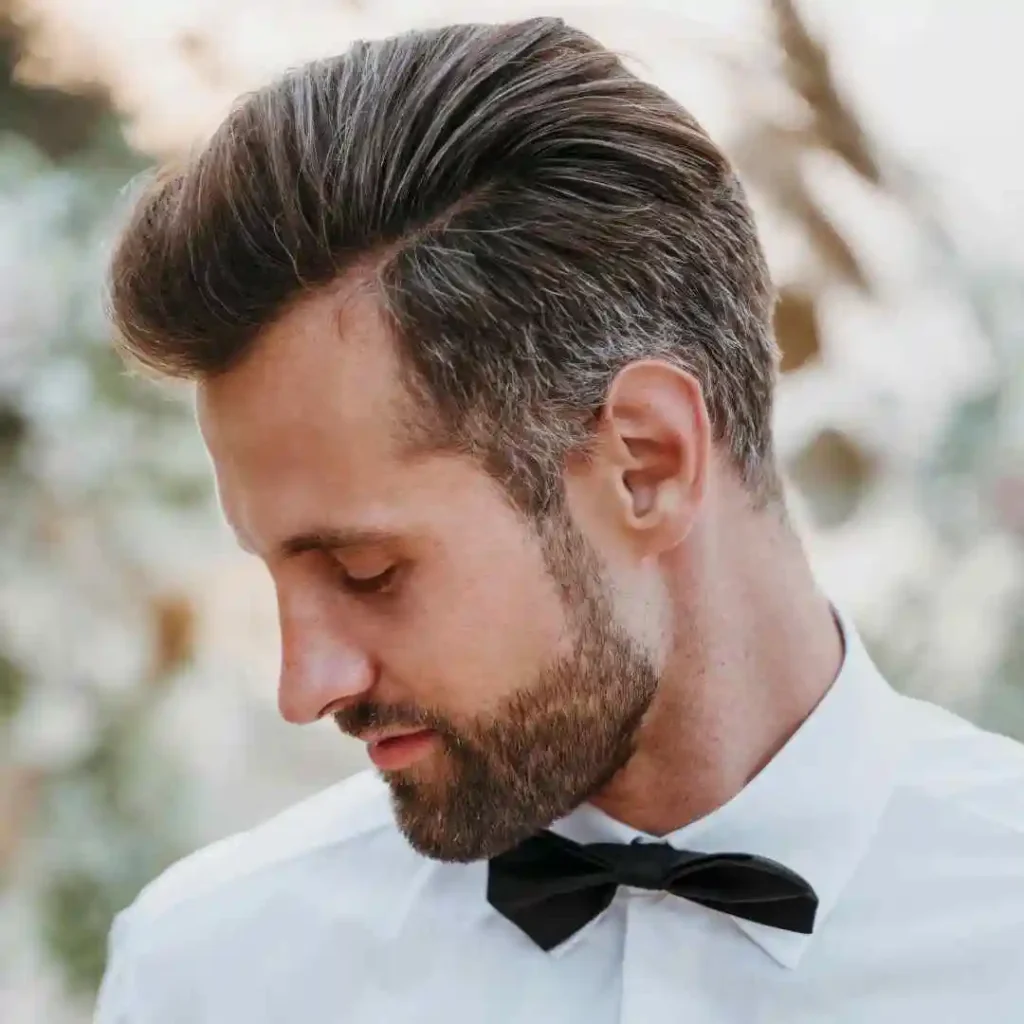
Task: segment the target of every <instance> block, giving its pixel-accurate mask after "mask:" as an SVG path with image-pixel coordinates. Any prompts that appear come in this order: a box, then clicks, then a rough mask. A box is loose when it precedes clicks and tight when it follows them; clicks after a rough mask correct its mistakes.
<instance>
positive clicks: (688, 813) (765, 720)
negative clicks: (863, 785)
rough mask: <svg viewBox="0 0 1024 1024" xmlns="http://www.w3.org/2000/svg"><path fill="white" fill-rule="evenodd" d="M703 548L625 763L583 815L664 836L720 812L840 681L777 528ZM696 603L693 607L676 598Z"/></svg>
mask: <svg viewBox="0 0 1024 1024" xmlns="http://www.w3.org/2000/svg"><path fill="white" fill-rule="evenodd" d="M727 533H728V542H727V543H722V544H719V543H716V541H715V540H714V539H711V540H709V539H708V538H707V537H706V536H705V537H704V538H702V539H701V542H700V543H701V544H702V548H701V550H700V553H699V554H698V555H697V556H696V557H695V556H694V555H693V551H692V549H691V551H690V552H688V553H687V554H686V555H685V556H684V557H685V558H686V562H685V564H683V565H682V566H681V567H680V571H679V575H680V576H681V577H686V578H685V580H684V582H683V583H681V584H680V587H679V594H678V595H677V596H678V600H677V601H676V606H677V616H676V619H677V624H678V630H677V637H676V638H675V643H674V649H673V653H672V655H671V657H670V659H669V663H668V665H667V666H666V671H665V673H664V676H663V681H662V685H661V688H660V690H659V693H658V695H657V697H656V698H655V701H654V703H653V704H652V706H651V708H650V711H649V712H648V714H647V716H646V718H645V720H644V723H643V725H642V727H641V730H640V733H639V736H638V743H637V750H636V753H635V754H634V756H633V757H632V759H631V760H630V761H629V763H628V764H627V765H626V766H625V768H623V769H622V771H620V772H619V774H618V775H617V776H616V777H615V778H614V779H613V780H612V781H611V783H610V784H609V785H608V786H606V787H605V788H604V789H603V790H602V791H601V792H600V793H599V794H598V795H597V796H596V797H594V798H593V799H592V800H591V803H592V804H593V805H594V806H596V807H598V808H599V809H601V810H603V811H604V812H605V813H606V814H609V815H610V816H612V817H613V818H616V819H617V820H619V821H621V822H623V823H625V824H627V825H630V826H632V827H633V828H636V829H638V830H640V831H643V832H647V833H649V834H652V835H666V834H668V833H670V832H673V831H675V830H676V829H679V828H681V827H683V826H684V825H687V824H689V823H690V822H693V821H696V820H697V819H699V818H702V817H704V816H706V815H707V814H709V813H710V812H711V811H713V810H715V809H716V808H718V807H720V806H722V805H723V804H725V803H727V802H728V801H729V800H731V799H732V798H733V797H734V796H735V795H736V794H737V793H738V792H739V791H740V790H741V789H742V788H743V787H744V786H745V785H746V784H747V783H748V782H749V781H750V780H751V779H752V778H753V777H754V776H755V775H757V774H758V772H760V771H761V769H762V768H764V767H765V765H766V764H768V762H769V761H770V760H771V759H772V758H773V757H774V756H775V754H776V753H778V751H779V750H780V749H781V748H782V747H783V746H784V745H785V743H786V741H787V740H788V739H789V738H790V737H791V736H792V735H793V733H794V732H796V730H797V729H798V728H799V726H800V725H801V723H802V722H803V721H804V720H805V719H806V718H807V716H808V715H809V714H810V713H811V711H813V710H814V708H815V707H816V706H817V704H818V702H819V701H820V700H821V698H822V697H823V696H824V695H825V693H826V692H827V690H828V689H829V687H830V686H831V684H832V682H833V681H834V680H835V678H836V676H837V675H838V673H839V668H840V666H841V664H842V659H843V651H842V639H841V633H840V630H839V627H838V625H837V623H836V621H835V618H834V616H833V614H832V610H831V608H830V606H829V603H828V600H827V598H826V597H825V596H824V595H823V594H822V593H821V592H820V590H819V589H818V588H817V586H816V585H815V582H814V579H813V576H812V574H811V571H810V567H809V566H808V564H807V561H806V558H805V556H804V554H803V550H802V548H801V545H800V543H799V541H798V540H797V538H796V537H795V536H794V535H793V534H792V533H790V531H789V528H788V526H785V525H784V524H781V523H780V524H778V526H775V525H767V526H766V525H765V523H764V521H763V520H761V519H758V520H751V521H750V522H749V523H747V524H744V525H738V524H733V526H732V528H730V529H729V530H728V531H727ZM684 594H688V595H692V594H697V595H700V597H699V599H697V600H692V599H688V598H684V597H683V595H684Z"/></svg>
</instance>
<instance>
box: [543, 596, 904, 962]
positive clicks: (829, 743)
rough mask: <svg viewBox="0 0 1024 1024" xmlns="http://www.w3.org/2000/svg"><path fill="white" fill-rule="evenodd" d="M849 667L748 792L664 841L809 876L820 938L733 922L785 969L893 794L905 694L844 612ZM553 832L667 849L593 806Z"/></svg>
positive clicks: (822, 917)
mask: <svg viewBox="0 0 1024 1024" xmlns="http://www.w3.org/2000/svg"><path fill="white" fill-rule="evenodd" d="M835 615H836V620H837V621H838V623H839V626H840V629H841V631H842V634H843V640H844V647H845V652H844V657H843V664H842V668H841V669H840V671H839V674H838V676H837V677H836V679H835V682H834V683H833V684H832V686H831V687H830V688H829V690H828V692H827V693H826V694H825V696H824V697H823V698H822V700H821V701H820V702H819V703H818V705H817V707H815V709H814V711H813V712H812V713H811V714H810V716H809V717H808V718H807V719H806V720H805V721H804V723H803V724H802V725H801V726H800V728H799V729H798V730H797V731H796V732H795V733H794V734H793V736H792V737H791V738H790V740H789V741H788V742H787V743H786V745H785V746H784V747H783V748H782V750H780V751H779V753H778V754H776V756H775V757H774V758H773V759H772V760H771V761H770V762H769V763H768V765H767V766H766V767H765V768H764V769H763V770H762V771H761V772H760V773H759V774H758V775H757V776H755V777H754V779H752V780H751V782H750V783H748V785H747V786H746V787H744V789H743V790H741V791H740V792H739V793H738V794H737V795H736V796H735V797H734V798H733V799H732V800H730V801H729V802H728V803H726V804H723V805H722V806H721V807H719V808H718V809H717V810H715V811H713V812H711V813H710V814H708V815H707V816H706V817H704V818H701V819H699V820H698V821H695V822H693V823H691V824H689V825H686V826H685V827H683V828H681V829H678V830H677V831H675V832H672V833H670V834H669V835H667V836H663V837H661V840H660V841H663V842H668V843H670V844H671V845H672V846H675V847H677V848H679V849H689V850H695V851H697V852H700V853H725V852H730V853H733V852H736V853H752V854H759V855H761V856H764V857H770V858H771V859H772V860H776V861H778V862H780V863H781V864H784V865H785V866H786V867H788V868H790V869H791V870H793V871H796V872H798V873H799V874H800V875H802V876H803V877H804V878H805V879H806V880H807V881H808V882H810V884H811V885H812V886H813V887H814V890H815V891H816V892H817V894H818V900H819V905H818V914H817V918H816V921H815V929H814V935H800V934H796V933H794V932H788V931H783V930H781V929H778V928H771V927H768V926H767V925H762V924H757V923H756V922H752V921H744V920H741V919H739V918H734V919H733V920H734V921H735V923H736V924H737V925H738V927H739V928H741V929H742V930H743V931H744V932H745V933H746V934H747V935H748V936H749V937H750V938H751V939H752V940H753V941H754V942H756V943H757V944H758V945H759V946H761V948H762V949H764V951H765V952H766V953H768V954H769V955H770V956H772V957H773V958H774V959H775V960H777V961H778V962H779V963H780V964H782V965H783V966H786V967H790V968H793V967H796V965H797V963H798V962H799V960H800V957H801V956H802V955H803V953H804V951H805V950H806V949H807V947H808V946H809V944H810V942H812V941H813V939H814V936H815V935H819V934H820V933H821V930H822V928H823V927H824V925H825V921H826V919H827V917H828V915H829V913H830V912H831V910H832V908H833V907H834V906H835V904H836V902H837V901H838V899H839V897H840V894H841V893H842V890H843V887H844V886H845V885H846V883H847V881H848V880H849V879H850V877H851V876H852V874H853V872H854V870H855V869H856V867H857V865H858V864H859V863H860V861H861V859H862V858H863V856H864V855H865V853H866V852H867V849H868V847H869V845H870V843H871V840H872V838H873V836H874V834H875V831H876V830H877V827H878V823H879V821H880V819H881V816H882V811H883V810H884V807H885V804H886V802H887V800H888V797H889V794H890V792H891V789H892V778H893V769H894V767H895V761H896V757H897V754H898V749H899V743H898V733H897V731H896V729H895V720H896V718H897V715H896V714H895V703H896V700H897V699H898V698H897V696H896V693H895V691H893V690H892V688H891V687H890V686H889V684H888V683H887V682H886V681H885V680H884V679H883V678H882V676H881V674H880V673H879V672H878V670H877V668H875V666H874V664H873V663H872V661H871V658H870V656H869V655H868V653H867V651H866V650H865V648H864V646H863V643H862V642H861V639H860V637H859V636H858V635H857V632H856V630H855V628H854V626H853V624H852V623H851V622H850V621H849V620H848V619H847V618H845V617H844V616H843V615H842V614H841V613H840V612H838V611H836V612H835ZM551 828H552V831H554V832H558V833H559V834H561V835H563V836H565V837H566V838H568V839H573V840H575V841H576V842H579V843H595V842H623V843H628V842H632V841H633V840H635V839H637V838H641V839H646V840H648V841H658V840H657V839H656V837H654V836H648V835H646V834H645V833H642V832H638V831H637V830H635V829H632V828H630V827H629V826H627V825H624V824H622V823H621V822H618V821H615V820H614V819H612V818H610V817H608V816H607V815H606V814H604V813H603V812H602V811H599V810H598V809H597V808H596V807H593V806H591V805H589V804H584V805H583V806H581V807H579V808H577V809H576V810H575V811H573V812H572V813H571V814H570V815H568V816H567V817H565V818H563V819H561V820H560V821H558V822H555V824H554V825H552V826H551Z"/></svg>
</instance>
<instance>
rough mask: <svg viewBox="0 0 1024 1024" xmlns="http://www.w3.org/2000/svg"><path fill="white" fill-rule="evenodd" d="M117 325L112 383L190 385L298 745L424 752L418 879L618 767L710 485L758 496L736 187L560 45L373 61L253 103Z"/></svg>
mask: <svg viewBox="0 0 1024 1024" xmlns="http://www.w3.org/2000/svg"><path fill="white" fill-rule="evenodd" d="M111 307H112V312H113V317H114V320H115V323H116V325H117V327H118V329H119V333H120V336H121V340H122V344H123V347H124V348H125V349H126V350H127V352H128V353H129V354H130V356H131V357H133V358H134V359H135V360H137V361H139V362H141V363H142V364H144V365H145V366H148V367H149V368H151V369H155V370H156V371H158V372H160V373H162V374H164V375H169V376H174V377H179V378H186V379H191V380H194V381H196V382H197V384H198V409H199V418H200V425H201V427H202V430H203V435H204V438H205V440H206V443H207V446H208V448H209V450H210V453H211V456H212V459H213V463H214V467H215V470H216V476H217V482H218V488H219V492H220V496H221V500H222V504H223V506H224V509H225V513H226V515H227V516H228V518H229V520H230V522H231V523H232V525H233V526H234V528H235V530H236V531H237V532H238V534H239V535H240V537H241V538H242V540H243V543H244V544H245V545H246V546H247V547H249V548H250V549H251V550H253V551H254V552H256V553H257V554H259V555H260V556H261V557H262V558H263V559H264V561H265V562H266V564H267V566H268V568H269V569H270V572H271V575H272V577H273V580H274V584H275V588H276V591H277V597H278V605H279V609H280V618H281V626H282V643H283V657H282V676H281V685H280V704H281V708H282V712H283V714H284V715H285V717H286V718H288V719H289V720H292V721H297V722H304V721H312V720H315V719H317V718H319V717H322V716H324V715H327V714H333V715H334V716H335V717H336V719H337V721H338V723H339V724H340V725H341V726H342V728H343V729H345V730H346V731H348V732H352V733H354V734H357V735H362V736H364V737H372V736H376V735H380V734H385V733H390V732H391V731H393V730H394V729H395V728H399V727H401V728H408V729H411V728H420V727H422V728H426V729H430V730H433V733H432V739H431V740H430V742H428V743H426V744H425V745H421V746H422V752H421V755H420V756H418V757H417V758H415V759H413V760H412V761H410V763H408V764H404V765H401V766H400V767H396V768H393V769H391V770H387V771H385V776H386V777H387V779H388V782H389V784H390V785H391V789H392V794H393V797H394V802H395V807H396V811H397V815H398V819H399V823H400V824H401V825H402V827H403V829H404V830H405V832H406V834H407V835H408V837H409V838H410V840H411V841H412V842H413V843H414V845H416V846H417V847H418V848H420V849H421V850H423V851H424V852H426V853H428V854H431V855H433V856H437V857H441V858H448V859H473V858H476V857H481V856H486V855H489V854H492V853H494V852H497V851H498V850H500V849H503V848H506V847H508V846H510V845H512V844H513V843H515V842H516V841H518V840H519V839H522V838H524V837H525V836H527V835H529V834H530V833H531V832H533V831H535V830H536V829H538V828H541V827H544V826H545V825H547V824H549V823H550V822H551V821H552V820H553V819H554V818H556V817H558V816H560V815H562V814H564V813H567V812H568V811H569V810H570V809H572V807H574V806H576V805H577V804H578V803H580V802H582V801H583V800H585V799H587V798H588V797H589V796H590V795H592V794H593V793H594V792H595V791H596V790H597V789H599V788H600V787H601V786H603V785H604V784H605V783H606V782H607V781H608V780H609V778H610V777H611V776H612V775H613V774H614V773H615V772H616V771H617V770H618V769H619V768H620V767H622V765H623V764H624V763H625V762H626V761H627V760H628V759H629V757H630V755H631V753H632V751H633V748H634V744H635V742H636V737H637V732H638V729H639V728H640V725H641V721H642V719H643V718H644V715H645V713H646V712H647V711H648V709H649V708H650V706H651V704H652V702H653V701H654V700H655V699H656V696H657V693H658V688H659V680H660V677H661V674H662V672H663V670H664V667H665V665H666V663H667V661H668V660H669V659H670V657H671V654H672V650H673V648H674V646H675V645H676V643H677V641H678V636H677V635H676V634H677V632H678V624H677V623H676V622H674V621H672V612H673V611H678V607H679V603H680V594H679V592H678V587H679V583H678V579H679V573H678V571H677V570H678V569H679V567H680V566H679V562H680V559H681V558H683V559H684V560H685V559H686V558H691V556H689V555H681V554H680V552H681V551H683V552H685V551H686V549H687V545H689V544H692V540H691V538H692V536H693V535H694V534H695V533H696V532H699V524H700V519H701V516H702V515H706V512H707V504H708V502H707V493H708V491H709V489H711V488H713V487H714V486H715V481H728V482H730V484H734V485H735V486H734V487H733V488H732V489H731V490H730V493H735V494H739V495H741V496H742V500H743V501H744V503H745V504H746V505H747V507H749V508H751V509H758V508H761V507H763V506H765V505H767V504H770V503H772V502H774V501H775V500H776V499H777V497H778V483H777V477H776V473H775V468H774V464H773V458H772V450H771V435H770V418H771V400H772V384H773V377H774V368H775V350H774V344H773V341H772V334H771V327H770V317H771V289H770V285H769V281H768V275H767V271H766V269H765V265H764V260H763V257H762V254H761V250H760V247H759V245H758V242H757V239H756V235H755V231H754V226H753V222H752V218H751V215H750V213H749V210H748V208H747V205H746V202H745V200H744V197H743V193H742V190H741V188H740V186H739V184H738V182H737V181H736V179H735V177H734V175H733V173H732V171H731V170H730V168H729V166H728V164H727V162H726V161H725V159H724V158H723V157H722V155H721V154H720V153H719V152H718V150H717V149H716V148H715V147H714V145H713V144H712V143H711V142H710V140H709V139H708V138H707V136H706V135H705V134H704V133H703V131H702V130H701V129H700V128H699V126H698V125H697V124H696V123H695V122H694V121H693V119H692V118H691V117H690V116H689V115H688V114H687V113H686V112H685V111H684V110H682V109H681V108H680V107H679V106H678V105H677V104H676V103H674V102H673V101H672V100H670V99H669V98H668V97H666V96H665V95H664V94H662V93H661V92H659V91H658V90H656V89H654V88H653V87H651V86H649V85H646V84H644V83H642V82H641V81H639V80H637V79H636V78H634V77H633V76H631V75H630V74H629V73H628V72H627V71H626V70H625V69H624V68H623V66H622V65H621V63H620V62H619V61H618V59H617V58H615V57H614V56H613V55H611V54H609V53H608V52H607V51H605V50H604V49H602V48H601V47H600V46H599V45H598V44H597V43H596V42H594V41H593V40H592V39H590V38H589V37H587V36H585V35H583V34H582V33H580V32H577V31H575V30H573V29H570V28H568V27H566V26H565V25H564V24H563V23H561V22H560V21H555V20H541V19H538V20H533V21H529V22H524V23H520V24H514V25H502V26H484V25H476V26H456V27H450V28H447V29H443V30H439V31H435V32H426V33H416V34H409V35H405V36H401V37H397V38H392V39H389V40H384V41H382V42H374V43H358V44H356V45H355V46H353V47H352V48H351V49H350V50H349V51H348V52H347V53H345V54H344V55H342V56H340V57H337V58H333V59H331V60H326V61H321V62H317V63H315V64H312V65H308V66H306V67H304V68H302V69H300V70H298V71H296V72H293V73H291V74H289V75H288V76H287V77H285V78H284V79H282V80H281V81H279V82H277V83H275V84H274V85H272V86H270V87H268V88H266V89H264V90H262V91H260V92H258V93H255V94H253V95H251V96H248V97H246V98H245V99H244V100H243V101H242V102H241V103H240V105H239V106H237V107H236V109H235V110H234V111H233V113H232V114H231V115H230V116H229V117H228V119H227V120H226V121H225V123H224V124H223V125H222V126H221V127H220V129H219V130H218V131H217V133H216V134H215V136H214V137H213V139H212V140H211V141H210V142H209V144H208V145H207V146H206V147H205V148H204V149H203V150H202V151H201V152H200V153H198V154H197V155H196V156H195V157H194V158H193V159H191V160H190V161H189V162H188V163H187V164H186V165H185V166H184V167H181V168H179V169H176V170H170V171H167V172H165V173H163V174H162V175H161V176H160V177H159V178H158V179H157V180H156V181H154V183H153V184H152V185H151V187H150V188H149V190H148V191H147V193H146V194H145V195H144V196H143V197H142V198H141V200H140V201H139V203H138V205H137V207H136V209H135V211H134V214H133V217H132V219H131V221H130V223H129V224H128V226H127V228H126V230H125V232H124V234H123V236H122V238H121V240H120V244H119V246H118V248H117V251H116V253H115V256H114V261H113V266H112V272H111ZM691 560H692V558H691ZM670 569H671V570H672V571H670ZM684 575H685V574H684ZM684 603H685V602H684Z"/></svg>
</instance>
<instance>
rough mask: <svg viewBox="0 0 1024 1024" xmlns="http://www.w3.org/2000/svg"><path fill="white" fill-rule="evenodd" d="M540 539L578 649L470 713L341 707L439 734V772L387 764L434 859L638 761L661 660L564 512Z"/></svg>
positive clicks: (394, 789)
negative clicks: (629, 622)
mask: <svg viewBox="0 0 1024 1024" xmlns="http://www.w3.org/2000/svg"><path fill="white" fill-rule="evenodd" d="M542 539H543V540H544V545H545V556H546V561H547V563H548V566H549V570H550V572H551V574H552V576H553V578H554V579H555V580H556V582H557V583H558V584H559V586H560V589H561V592H562V600H563V605H564V607H565V609H566V613H567V615H566V617H567V623H568V630H569V641H570V643H569V645H568V646H569V647H570V649H569V651H568V652H565V653H562V654H560V655H558V656H556V657H555V658H553V659H552V661H550V662H549V663H548V664H547V665H546V666H544V668H542V670H541V671H540V672H539V673H538V676H537V678H536V679H535V680H534V681H533V684H532V685H530V686H527V687H524V688H522V689H521V690H519V691H517V692H516V693H515V694H514V695H513V696H512V697H510V698H508V699H507V700H505V701H504V702H503V704H502V705H500V706H499V707H498V709H497V710H496V712H494V713H493V714H491V715H488V716H487V717H486V719H484V718H480V719H477V720H474V721H470V722H468V723H455V722H454V721H452V720H451V719H449V718H448V717H447V716H444V715H441V714H437V713H434V712H429V711H426V710H424V709H422V708H417V707H414V706H411V705H387V706H385V705H377V704H373V703H371V702H366V701H364V702H360V703H359V704H355V705H352V706H351V707H349V708H346V709H345V710H343V711H340V712H338V713H337V714H336V715H335V719H336V720H337V722H338V725H339V726H340V727H341V729H342V731H344V732H347V733H354V734H358V733H360V732H365V731H366V730H368V729H371V728H382V727H386V726H395V725H398V726H403V727H409V728H427V729H432V730H434V731H435V732H436V733H437V735H438V737H439V740H440V745H441V756H440V757H439V758H432V762H433V763H432V771H431V774H430V777H428V778H424V777H422V776H417V772H416V768H415V766H414V767H413V768H410V769H408V770H406V771H395V772H384V773H382V774H383V776H384V779H385V781H386V782H387V783H388V786H389V788H390V790H391V802H392V808H393V810H394V814H395V819H396V821H397V824H398V826H399V828H400V830H401V831H402V833H403V834H404V835H405V837H406V839H407V840H408V842H409V843H410V845H411V846H412V847H413V848H414V849H416V850H417V851H418V852H420V853H422V854H423V855H425V856H427V857H431V858H434V859H436V860H443V861H463V862H465V861H474V860H482V859H486V858H489V857H493V856H495V855H496V854H499V853H502V852H504V851H505V850H508V849H511V848H512V847H513V846H515V845H517V844H518V843H520V842H522V841H523V840H524V839H527V838H528V837H530V836H531V835H534V834H535V833H536V832H538V831H540V830H541V829H544V828H546V827H547V826H548V825H550V824H551V823H552V822H553V821H555V820H557V819H558V818H561V817H564V816H565V815H566V814H568V813H569V812H570V811H572V810H573V809H574V808H576V807H578V806H579V805H580V804H582V803H584V802H585V801H587V800H588V799H589V798H590V797H592V796H593V795H594V794H596V793H597V792H598V791H600V790H601V789H603V788H604V787H605V786H606V785H607V784H608V783H609V782H610V781H611V779H612V778H613V777H614V776H615V775H616V774H617V773H618V772H619V770H620V769H621V768H623V767H624V766H625V764H626V763H627V762H628V761H629V759H630V757H631V756H632V754H633V752H634V749H635V743H636V734H637V731H638V730H639V727H640V724H641V722H642V720H643V717H644V715H645V713H646V712H647V709H648V708H649V707H650V705H651V702H652V701H653V699H654V695H655V693H656V691H657V688H658V679H659V673H658V671H657V668H656V666H655V664H654V662H653V658H652V657H651V655H650V654H649V653H648V652H647V651H646V650H645V649H644V648H643V647H642V646H641V645H640V644H639V643H638V642H637V641H636V640H634V639H633V638H632V637H631V636H630V635H629V634H628V633H627V632H626V631H625V630H624V629H623V628H621V626H620V625H619V624H618V622H617V621H616V618H615V615H614V612H613V608H612V603H611V600H610V596H609V594H608V592H607V590H606V588H605V586H604V585H603V582H602V579H601V575H600V567H599V564H598V560H597V557H596V555H595V553H594V552H593V550H592V549H591V548H590V546H589V544H588V543H587V542H586V540H585V538H584V537H583V536H582V535H581V534H579V533H578V532H577V531H576V530H575V527H574V526H572V524H571V523H569V522H567V521H566V520H565V519H564V518H562V517H560V518H559V521H558V523H557V524H556V525H555V526H553V527H549V529H548V530H547V531H546V535H545V534H542ZM438 762H441V763H440V764H438Z"/></svg>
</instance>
